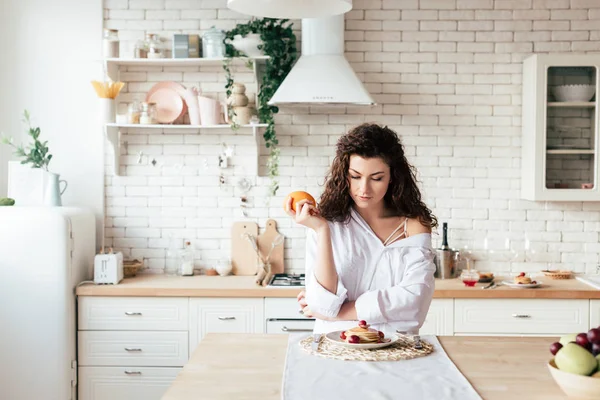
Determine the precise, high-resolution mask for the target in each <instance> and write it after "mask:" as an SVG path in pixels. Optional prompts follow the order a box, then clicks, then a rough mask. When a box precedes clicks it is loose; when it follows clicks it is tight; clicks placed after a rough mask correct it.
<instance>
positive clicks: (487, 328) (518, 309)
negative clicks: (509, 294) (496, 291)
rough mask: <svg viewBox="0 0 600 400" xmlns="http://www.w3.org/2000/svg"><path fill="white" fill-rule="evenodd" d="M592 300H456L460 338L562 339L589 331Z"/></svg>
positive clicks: (455, 313) (455, 311)
mask: <svg viewBox="0 0 600 400" xmlns="http://www.w3.org/2000/svg"><path fill="white" fill-rule="evenodd" d="M589 303H590V302H589V300H558V299H557V300H548V299H531V300H530V299H527V300H521V299H456V300H455V301H454V305H455V309H454V315H455V323H454V331H455V333H456V334H457V335H460V334H465V335H470V334H475V335H477V334H486V335H535V336H560V335H563V334H565V333H574V332H586V331H587V330H588V326H589Z"/></svg>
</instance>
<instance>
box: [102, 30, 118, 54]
mask: <svg viewBox="0 0 600 400" xmlns="http://www.w3.org/2000/svg"><path fill="white" fill-rule="evenodd" d="M102 54H103V55H104V58H119V33H118V31H116V30H115V29H105V30H104V35H103V37H102Z"/></svg>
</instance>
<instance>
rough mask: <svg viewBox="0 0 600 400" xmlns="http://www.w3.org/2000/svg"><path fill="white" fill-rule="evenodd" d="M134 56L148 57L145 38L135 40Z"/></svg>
mask: <svg viewBox="0 0 600 400" xmlns="http://www.w3.org/2000/svg"><path fill="white" fill-rule="evenodd" d="M133 58H148V46H147V45H146V42H145V41H143V40H138V41H137V42H135V46H134V47H133Z"/></svg>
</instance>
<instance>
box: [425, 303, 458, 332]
mask: <svg viewBox="0 0 600 400" xmlns="http://www.w3.org/2000/svg"><path fill="white" fill-rule="evenodd" d="M419 334H420V335H440V336H442V335H443V336H451V335H454V300H453V299H433V300H432V301H431V306H430V307H429V312H428V313H427V317H426V318H425V322H424V323H423V326H422V327H421V329H419Z"/></svg>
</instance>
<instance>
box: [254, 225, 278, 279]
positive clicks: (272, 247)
mask: <svg viewBox="0 0 600 400" xmlns="http://www.w3.org/2000/svg"><path fill="white" fill-rule="evenodd" d="M278 238H279V239H278ZM284 241H285V236H283V235H282V234H281V233H279V232H277V221H275V220H274V219H269V220H267V224H266V227H265V231H264V232H263V233H261V234H260V235H259V236H258V239H257V242H258V250H259V252H260V254H261V256H262V257H263V259H264V261H267V262H269V263H270V264H271V273H272V274H282V273H283V271H284V269H285V268H284V264H283V248H284Z"/></svg>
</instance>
